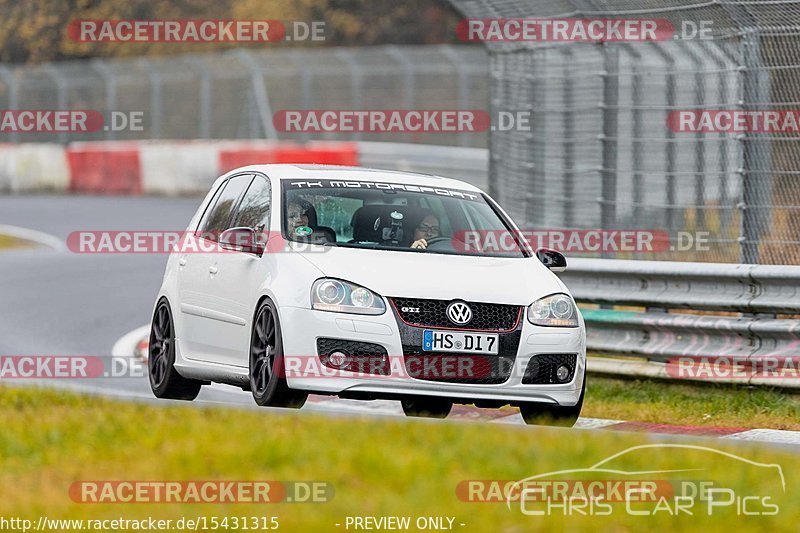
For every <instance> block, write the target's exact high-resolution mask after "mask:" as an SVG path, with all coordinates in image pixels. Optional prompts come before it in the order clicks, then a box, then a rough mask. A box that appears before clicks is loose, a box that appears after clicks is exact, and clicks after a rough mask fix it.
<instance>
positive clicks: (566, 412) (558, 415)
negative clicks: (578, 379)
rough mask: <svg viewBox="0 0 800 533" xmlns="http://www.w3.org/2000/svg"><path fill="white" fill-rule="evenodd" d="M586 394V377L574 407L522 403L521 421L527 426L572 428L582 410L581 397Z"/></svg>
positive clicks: (520, 407) (520, 410) (520, 408)
mask: <svg viewBox="0 0 800 533" xmlns="http://www.w3.org/2000/svg"><path fill="white" fill-rule="evenodd" d="M585 393H586V376H585V375H584V377H583V386H582V387H581V395H580V397H579V398H578V403H576V404H575V405H570V406H566V405H550V404H542V403H524V404H521V405H520V406H519V412H520V414H521V415H522V419H523V420H525V423H526V424H528V425H537V426H561V427H570V428H571V427H572V426H574V425H575V422H577V421H578V417H579V416H580V415H581V409H582V408H583V396H584V394H585Z"/></svg>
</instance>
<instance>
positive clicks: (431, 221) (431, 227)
mask: <svg viewBox="0 0 800 533" xmlns="http://www.w3.org/2000/svg"><path fill="white" fill-rule="evenodd" d="M439 232H440V228H439V219H438V218H437V217H436V215H435V214H433V211H428V210H426V211H425V212H424V213H423V216H422V219H421V220H420V222H419V224H417V226H416V227H415V228H414V242H412V243H411V247H412V248H418V249H422V250H424V249H426V248H427V247H428V241H429V240H431V239H435V238H436V237H438V236H439Z"/></svg>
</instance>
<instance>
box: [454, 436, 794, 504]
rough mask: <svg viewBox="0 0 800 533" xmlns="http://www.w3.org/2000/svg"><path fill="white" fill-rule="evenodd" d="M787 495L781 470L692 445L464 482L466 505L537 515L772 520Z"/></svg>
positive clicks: (653, 447)
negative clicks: (503, 507)
mask: <svg viewBox="0 0 800 533" xmlns="http://www.w3.org/2000/svg"><path fill="white" fill-rule="evenodd" d="M785 494H786V481H785V479H784V476H783V469H782V468H781V466H780V465H778V464H766V463H760V462H757V461H753V460H751V459H749V458H747V457H744V456H740V455H735V454H732V453H729V452H726V451H722V450H717V449H714V448H709V447H704V446H694V445H689V444H645V445H640V446H633V447H630V448H628V449H626V450H623V451H621V452H618V453H615V454H613V455H611V456H609V457H606V458H604V459H602V460H600V461H598V462H597V463H595V464H593V465H589V466H583V465H576V466H575V467H574V468H569V469H564V470H555V471H551V472H544V473H541V474H535V475H532V476H529V477H527V478H524V479H520V480H517V481H509V480H486V479H473V480H464V481H462V482H460V483H459V484H458V486H457V487H456V495H457V496H458V497H459V499H461V500H462V501H465V502H470V503H485V502H496V503H500V502H503V503H505V505H506V506H507V507H508V509H509V510H511V511H519V512H520V513H522V514H524V515H526V516H530V517H532V518H535V517H551V516H562V517H570V516H610V515H615V514H616V515H618V514H623V515H625V514H627V515H630V516H637V517H653V516H671V517H673V516H680V515H688V516H699V515H705V516H719V515H724V514H728V515H729V516H762V517H763V516H771V515H777V514H778V513H779V512H780V505H779V501H780V500H781V499H782V498H783V497H784V496H785Z"/></svg>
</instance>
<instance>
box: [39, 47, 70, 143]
mask: <svg viewBox="0 0 800 533" xmlns="http://www.w3.org/2000/svg"><path fill="white" fill-rule="evenodd" d="M44 70H45V72H47V74H48V75H49V76H50V77H51V78H53V81H55V82H56V91H57V93H56V94H57V96H56V108H57V109H59V110H65V109H66V108H67V80H66V79H65V78H64V76H63V75H62V74H61V73H60V72H59V71H58V69H57V68H56V67H55V66H54V65H53V64H52V63H47V64H46V65H44ZM67 141H68V138H67V132H65V131H59V132H58V142H60V143H62V144H66V143H67Z"/></svg>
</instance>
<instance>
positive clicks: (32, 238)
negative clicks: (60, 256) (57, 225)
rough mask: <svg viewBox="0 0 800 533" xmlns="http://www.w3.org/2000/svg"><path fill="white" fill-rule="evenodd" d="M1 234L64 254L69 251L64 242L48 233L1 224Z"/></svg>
mask: <svg viewBox="0 0 800 533" xmlns="http://www.w3.org/2000/svg"><path fill="white" fill-rule="evenodd" d="M0 234H2V235H9V236H11V237H15V238H17V239H20V240H23V241H29V242H32V243H35V244H38V245H40V246H46V247H48V248H52V249H53V250H55V251H57V252H63V251H65V250H66V249H67V247H66V246H65V245H64V242H63V241H61V239H59V238H58V237H54V236H53V235H50V234H48V233H44V232H42V231H37V230H35V229H29V228H22V227H19V226H11V225H8V224H0Z"/></svg>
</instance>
